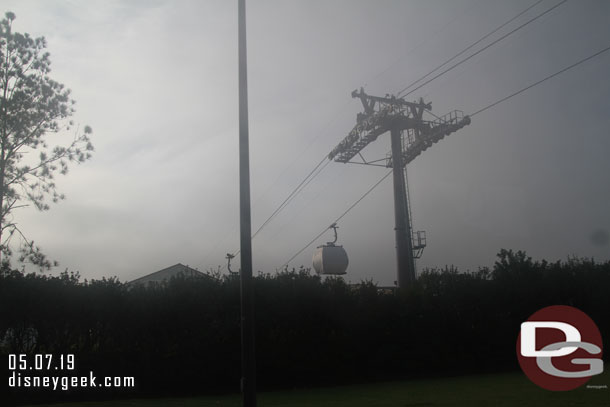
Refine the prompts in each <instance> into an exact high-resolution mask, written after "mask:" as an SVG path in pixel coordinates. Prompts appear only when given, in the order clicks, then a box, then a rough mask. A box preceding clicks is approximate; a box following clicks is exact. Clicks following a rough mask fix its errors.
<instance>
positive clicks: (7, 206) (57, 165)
mask: <svg viewBox="0 0 610 407" xmlns="http://www.w3.org/2000/svg"><path fill="white" fill-rule="evenodd" d="M14 20H15V14H13V13H12V12H7V13H6V14H5V18H4V19H3V20H2V21H1V22H0V188H1V189H0V208H1V210H0V249H1V250H0V253H1V256H2V262H9V261H10V259H11V256H12V254H13V252H12V249H11V247H14V246H15V244H11V241H12V240H13V238H14V237H17V239H16V240H17V241H18V242H19V243H18V245H17V247H18V248H19V249H18V250H19V260H20V261H28V262H31V263H33V264H36V265H37V266H39V267H40V268H41V269H42V268H47V269H48V268H50V267H51V266H52V265H53V264H54V262H52V261H50V260H49V259H48V258H47V257H46V256H45V255H44V254H43V253H42V252H41V250H40V248H39V247H38V246H36V245H35V244H34V241H33V240H31V239H30V238H29V237H27V234H26V233H25V232H24V231H22V230H21V229H20V228H19V226H18V222H17V221H16V216H15V212H16V210H17V209H21V208H25V207H28V206H33V207H35V208H36V209H38V210H40V211H45V210H48V209H49V207H50V206H49V204H50V203H51V202H53V203H55V202H58V201H60V200H62V199H64V198H65V197H64V195H63V194H61V193H60V192H59V191H58V190H57V186H56V184H55V176H56V175H58V174H61V175H65V174H67V172H68V167H69V164H70V163H82V162H84V161H86V160H88V159H89V158H91V152H92V151H93V145H92V144H91V141H90V139H89V135H90V134H91V128H90V127H89V126H84V127H83V128H82V129H81V128H79V127H78V126H76V127H73V126H74V124H73V122H72V121H71V120H69V118H70V117H71V116H72V115H73V114H74V112H75V110H74V105H75V103H76V102H75V101H74V100H73V99H72V98H71V97H70V90H69V89H67V88H66V87H65V86H64V85H63V84H61V83H59V82H56V81H54V80H53V79H51V77H50V76H49V74H50V72H51V60H50V54H49V53H48V52H46V51H45V49H46V47H47V44H46V41H45V39H44V37H40V38H32V37H30V36H29V34H27V33H25V34H21V33H18V32H13V22H14ZM61 135H65V136H71V140H70V139H68V142H64V144H55V143H56V142H55V138H56V137H54V136H61ZM13 243H15V242H13Z"/></svg>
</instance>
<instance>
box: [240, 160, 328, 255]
mask: <svg viewBox="0 0 610 407" xmlns="http://www.w3.org/2000/svg"><path fill="white" fill-rule="evenodd" d="M325 161H326V163H325ZM329 162H330V161H328V157H327V156H324V158H323V159H322V161H320V162H319V163H318V164H317V165H316V166H315V167H314V169H313V170H311V171H310V172H309V174H307V176H306V177H305V178H303V180H302V181H301V182H300V183H299V185H297V186H296V188H294V189H293V190H292V192H290V194H288V196H287V197H286V199H284V201H283V202H282V203H281V204H280V205H279V206H278V207H277V208H276V209H275V210H274V211H273V213H272V214H271V215H269V217H268V218H267V219H266V220H265V221H264V222H263V224H262V225H260V226H259V227H258V229H257V230H256V232H254V233H253V234H252V239H254V238H255V237H256V235H258V234H259V233H260V232H261V230H263V228H264V227H265V226H267V225H268V224H269V222H271V220H272V219H273V218H274V217H275V216H276V215H277V214H278V213H280V212H281V211H282V210H283V209H284V208H285V207H286V206H287V205H288V204H289V203H290V201H292V199H294V197H296V195H298V194H299V193H300V192H301V191H302V190H303V189H304V188H305V187H306V186H307V185H308V184H309V183H310V182H311V181H312V180H313V179H314V178H315V177H316V176H318V174H320V172H322V170H323V169H324V168H325V167H326V166H327V165H328V163H329ZM322 164H324V165H322ZM320 167H322V168H320ZM318 169H320V170H319V171H318ZM316 171H318V172H316ZM314 173H315V174H314ZM238 254H239V250H237V251H236V252H235V253H233V255H234V256H237V255H238Z"/></svg>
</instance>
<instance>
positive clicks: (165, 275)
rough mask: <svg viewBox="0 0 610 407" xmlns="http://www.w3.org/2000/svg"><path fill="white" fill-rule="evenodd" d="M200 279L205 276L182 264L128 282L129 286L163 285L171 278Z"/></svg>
mask: <svg viewBox="0 0 610 407" xmlns="http://www.w3.org/2000/svg"><path fill="white" fill-rule="evenodd" d="M177 277H178V278H201V277H207V275H206V274H204V273H202V272H201V271H199V270H195V269H193V268H190V267H189V266H185V265H184V264H181V263H178V264H174V265H173V266H169V267H167V268H164V269H163V270H159V271H155V272H154V273H151V274H147V275H145V276H143V277H140V278H137V279H135V280H132V281H130V282H129V283H127V284H129V285H137V284H142V285H148V284H150V283H163V282H167V281H170V280H171V279H172V278H177Z"/></svg>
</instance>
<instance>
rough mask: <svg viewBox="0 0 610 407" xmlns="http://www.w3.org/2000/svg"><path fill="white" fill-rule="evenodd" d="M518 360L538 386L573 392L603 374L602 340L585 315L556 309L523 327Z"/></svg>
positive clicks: (561, 307)
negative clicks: (597, 375) (595, 376)
mask: <svg viewBox="0 0 610 407" xmlns="http://www.w3.org/2000/svg"><path fill="white" fill-rule="evenodd" d="M517 358H518V359H519V365H521V369H522V370H523V372H524V373H525V375H526V376H527V377H528V378H529V379H530V380H531V381H532V382H534V383H535V384H537V385H538V386H540V387H542V388H544V389H547V390H553V391H566V390H572V389H575V388H577V387H580V386H582V385H583V384H585V383H586V382H587V381H588V380H589V379H590V378H591V376H594V375H596V374H600V373H601V372H602V371H603V366H604V364H603V363H604V362H603V361H602V359H601V358H602V336H601V334H600V333H599V329H598V328H597V325H595V322H593V320H592V319H591V318H589V316H588V315H587V314H585V313H584V312H582V311H580V310H579V309H576V308H574V307H569V306H567V305H553V306H550V307H546V308H543V309H541V310H540V311H537V312H535V313H534V314H532V315H531V316H530V317H529V318H528V319H527V321H526V322H524V323H522V324H521V331H520V332H519V337H518V338H517Z"/></svg>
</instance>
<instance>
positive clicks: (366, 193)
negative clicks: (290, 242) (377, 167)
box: [278, 171, 392, 270]
mask: <svg viewBox="0 0 610 407" xmlns="http://www.w3.org/2000/svg"><path fill="white" fill-rule="evenodd" d="M390 174H392V171H390V172H388V173H387V174H386V175H384V176H383V177H382V178H381V179H380V180H379V181H377V182H376V183H375V184H374V185H373V186H372V187H370V188H369V189H368V190H367V191H366V192H365V193H364V195H362V196H361V197H360V198H358V200H357V201H356V202H354V203H353V204H352V205H351V206H350V207H349V208H347V210H346V211H345V212H343V213H342V214H341V216H339V217H338V218H337V219H335V220H334V221H333V222H331V224H333V223H337V222H339V221H340V220H341V219H343V217H344V216H345V215H347V214H348V213H349V212H350V211H351V210H352V209H354V207H356V205H358V204H359V203H360V201H362V200H363V199H364V198H365V197H366V196H367V195H368V194H370V193H371V192H373V190H374V189H375V188H377V186H379V184H381V183H382V182H383V180H385V179H386V178H387V177H388V176H389V175H390ZM327 230H328V227H325V228H324V229H323V230H322V231H321V232H320V233H319V234H318V235H317V236H316V237H314V238H313V239H312V240H311V241H310V242H309V243H307V245H305V246H304V247H303V248H302V249H301V250H299V251H298V252H296V253H295V254H294V255H293V256H292V257H291V258H290V259H289V260H288V261H287V262H285V263H284V264H282V265H281V266H280V267H279V269H278V270H281V269H283V268H284V267H286V266H287V265H288V264H289V263H290V262H291V261H292V260H294V259H295V257H297V256H298V255H299V254H301V253H303V251H304V250H305V249H307V248H308V247H309V246H311V245H312V244H313V243H314V242H315V241H316V240H318V239H319V238H320V236H322V235H323V234H324V233H326V231H327Z"/></svg>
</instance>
